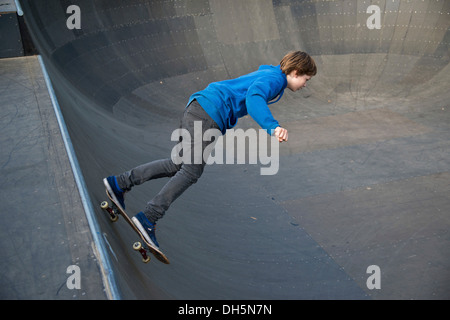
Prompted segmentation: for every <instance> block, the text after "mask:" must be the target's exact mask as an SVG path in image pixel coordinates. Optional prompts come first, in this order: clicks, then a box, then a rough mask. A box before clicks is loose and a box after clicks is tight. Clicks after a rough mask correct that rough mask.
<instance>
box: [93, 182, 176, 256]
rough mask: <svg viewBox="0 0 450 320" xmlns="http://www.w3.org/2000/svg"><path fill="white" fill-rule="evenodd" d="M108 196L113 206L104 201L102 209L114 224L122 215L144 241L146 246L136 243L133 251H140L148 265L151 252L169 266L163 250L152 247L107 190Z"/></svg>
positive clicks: (101, 205)
mask: <svg viewBox="0 0 450 320" xmlns="http://www.w3.org/2000/svg"><path fill="white" fill-rule="evenodd" d="M106 195H107V196H108V198H109V200H110V201H111V204H110V203H109V202H108V201H103V202H102V203H101V204H100V207H101V208H102V209H103V210H104V211H105V212H107V213H108V215H109V218H110V220H111V221H112V222H116V221H117V220H118V219H119V215H121V216H122V217H123V218H124V219H125V221H126V222H127V223H128V224H129V225H130V226H131V228H133V230H134V231H135V232H136V233H137V234H138V235H139V237H140V238H141V239H142V241H143V242H144V244H142V243H141V242H139V241H138V242H135V243H134V244H133V249H134V250H135V251H138V252H139V253H140V254H141V256H142V261H143V262H144V263H148V262H149V261H150V257H149V255H148V252H151V253H152V254H153V255H154V256H155V257H156V259H158V260H159V261H161V262H162V263H165V264H169V263H170V262H169V259H167V257H166V255H165V254H164V253H162V251H161V250H159V249H158V248H157V247H155V246H153V245H151V244H150V243H149V242H148V241H147V240H146V239H145V238H144V236H143V235H142V233H141V232H140V231H139V229H138V228H137V227H136V225H135V224H134V223H133V221H132V220H131V219H130V217H129V216H128V215H127V213H126V212H125V210H123V209H122V207H121V206H120V205H118V204H117V203H116V202H115V201H114V199H113V198H112V197H111V195H110V194H109V192H108V190H106Z"/></svg>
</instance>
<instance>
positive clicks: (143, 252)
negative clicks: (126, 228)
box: [133, 242, 150, 263]
mask: <svg viewBox="0 0 450 320" xmlns="http://www.w3.org/2000/svg"><path fill="white" fill-rule="evenodd" d="M133 249H134V250H136V251H139V253H140V254H141V255H142V261H143V262H144V263H147V262H149V261H150V257H149V256H148V255H147V250H145V248H144V247H143V246H142V244H141V243H140V242H135V243H134V244H133Z"/></svg>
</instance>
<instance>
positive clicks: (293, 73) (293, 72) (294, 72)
mask: <svg viewBox="0 0 450 320" xmlns="http://www.w3.org/2000/svg"><path fill="white" fill-rule="evenodd" d="M290 76H291V77H293V78H297V77H298V76H299V74H298V71H297V70H292V72H291V74H290Z"/></svg>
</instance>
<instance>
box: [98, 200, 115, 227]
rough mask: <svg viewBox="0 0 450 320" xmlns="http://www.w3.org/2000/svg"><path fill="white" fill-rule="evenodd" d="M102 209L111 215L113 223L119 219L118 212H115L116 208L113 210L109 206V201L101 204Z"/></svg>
mask: <svg viewBox="0 0 450 320" xmlns="http://www.w3.org/2000/svg"><path fill="white" fill-rule="evenodd" d="M100 207H101V208H102V209H103V210H105V211H106V212H108V213H109V218H110V219H111V221H112V222H116V221H117V220H118V219H119V214H118V212H117V210H114V208H112V207H111V206H110V205H109V203H108V201H103V202H102V203H101V204H100Z"/></svg>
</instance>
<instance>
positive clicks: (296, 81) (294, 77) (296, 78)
mask: <svg viewBox="0 0 450 320" xmlns="http://www.w3.org/2000/svg"><path fill="white" fill-rule="evenodd" d="M286 78H287V82H288V85H287V87H288V88H289V89H290V90H291V91H294V92H295V91H297V90H300V89H302V88H304V87H306V82H308V81H309V80H310V79H311V76H308V75H306V74H304V75H298V74H297V71H295V70H294V71H292V72H291V73H290V74H288V75H287V76H286Z"/></svg>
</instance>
